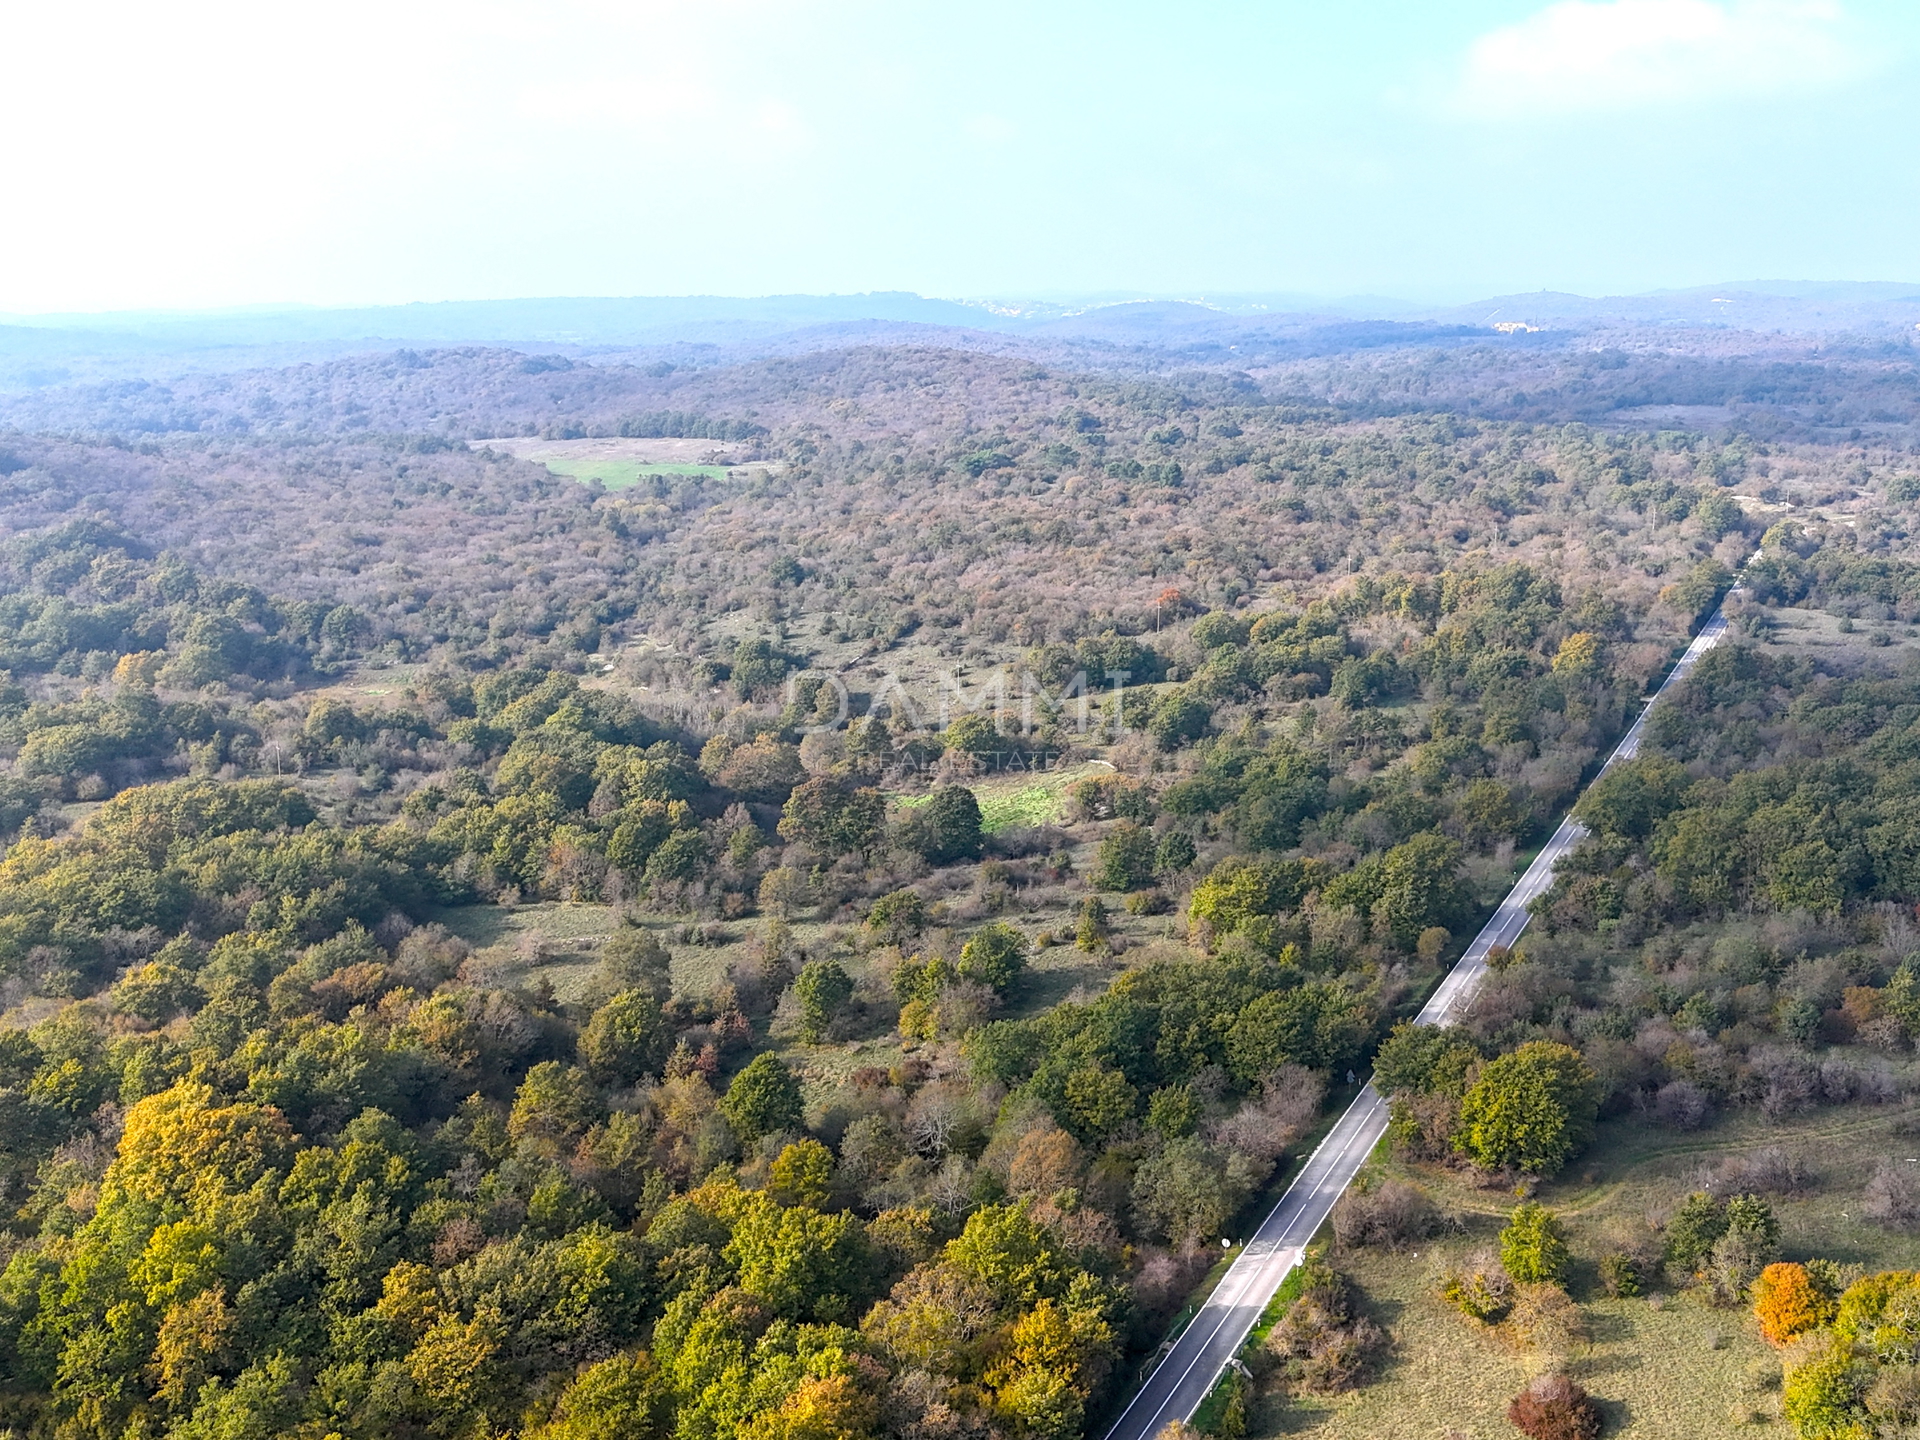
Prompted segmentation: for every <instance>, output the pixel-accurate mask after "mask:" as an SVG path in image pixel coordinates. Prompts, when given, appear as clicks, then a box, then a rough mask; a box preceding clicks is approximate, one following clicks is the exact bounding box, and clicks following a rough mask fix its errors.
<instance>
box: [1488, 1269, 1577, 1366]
mask: <svg viewBox="0 0 1920 1440" xmlns="http://www.w3.org/2000/svg"><path fill="white" fill-rule="evenodd" d="M1502 1329H1503V1330H1504V1331H1505V1333H1506V1337H1507V1339H1508V1340H1509V1341H1511V1342H1512V1343H1514V1344H1516V1345H1519V1346H1522V1347H1524V1348H1526V1349H1529V1350H1545V1351H1547V1352H1549V1353H1550V1354H1554V1355H1564V1354H1566V1353H1567V1352H1568V1351H1569V1350H1571V1349H1573V1347H1574V1346H1576V1345H1584V1344H1585V1343H1586V1342H1587V1339H1588V1333H1587V1320H1586V1316H1584V1315H1582V1314H1581V1313H1580V1307H1579V1306H1578V1305H1576V1304H1574V1303H1573V1300H1572V1298H1571V1297H1569V1296H1568V1294H1567V1292H1566V1291H1564V1290H1562V1289H1561V1288H1560V1287H1559V1286H1558V1285H1549V1284H1546V1283H1544V1282H1534V1283H1531V1284H1525V1285H1518V1286H1516V1287H1514V1292H1513V1309H1512V1310H1511V1311H1510V1312H1509V1313H1508V1315H1507V1320H1506V1324H1505V1325H1504V1326H1503V1327H1502Z"/></svg>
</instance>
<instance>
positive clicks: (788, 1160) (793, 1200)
mask: <svg viewBox="0 0 1920 1440" xmlns="http://www.w3.org/2000/svg"><path fill="white" fill-rule="evenodd" d="M767 1190H768V1192H769V1193H770V1194H771V1195H772V1196H773V1198H774V1199H776V1200H778V1201H779V1202H780V1203H781V1204H782V1205H811V1206H813V1207H814V1208H815V1209H816V1210H817V1209H819V1208H820V1207H821V1206H823V1205H825V1204H826V1203H827V1197H828V1196H829V1195H831V1194H832V1193H833V1152H832V1151H831V1150H829V1149H828V1148H827V1147H826V1146H824V1145H822V1144H821V1143H820V1142H819V1141H818V1140H796V1141H794V1142H793V1144H791V1145H789V1146H787V1147H786V1148H785V1149H784V1150H782V1151H781V1152H780V1153H779V1154H778V1155H776V1156H775V1157H774V1160H773V1165H772V1167H771V1168H770V1169H769V1170H768V1172H767Z"/></svg>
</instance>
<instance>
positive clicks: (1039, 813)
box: [894, 760, 1112, 835]
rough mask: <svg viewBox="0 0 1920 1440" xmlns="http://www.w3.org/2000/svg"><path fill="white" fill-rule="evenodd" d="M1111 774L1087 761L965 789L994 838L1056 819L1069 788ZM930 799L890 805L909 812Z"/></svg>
mask: <svg viewBox="0 0 1920 1440" xmlns="http://www.w3.org/2000/svg"><path fill="white" fill-rule="evenodd" d="M1111 770H1112V767H1111V766H1109V765H1108V764H1106V762H1104V761H1100V760H1091V761H1088V762H1087V763H1086V764H1084V765H1070V766H1068V767H1067V768H1066V769H1064V770H1045V771H1041V772H1039V774H1038V775H1037V776H1036V775H1035V774H1034V773H1033V772H1031V771H1025V772H1015V773H1012V774H1005V775H990V776H988V777H987V778H986V779H984V780H969V781H967V788H968V789H969V790H971V791H973V798H974V799H975V800H977V801H979V802H980V828H981V829H983V830H985V831H986V832H987V834H989V835H997V834H998V833H999V832H1000V831H1002V830H1018V829H1024V828H1026V827H1029V826H1033V825H1046V824H1049V823H1051V822H1052V821H1055V820H1057V819H1059V818H1060V810H1061V807H1062V806H1063V805H1064V804H1065V803H1066V795H1067V790H1068V788H1069V787H1071V786H1073V785H1075V784H1077V783H1078V782H1080V781H1082V780H1085V779H1086V778H1087V777H1088V776H1090V775H1105V774H1108V773H1110V772H1111ZM931 798H932V796H930V795H908V796H904V797H902V798H900V799H898V800H896V801H895V802H894V803H895V804H897V805H898V806H899V807H900V808H901V809H902V810H911V809H913V808H914V807H915V806H916V805H924V804H926V803H927V801H928V800H930V799H931Z"/></svg>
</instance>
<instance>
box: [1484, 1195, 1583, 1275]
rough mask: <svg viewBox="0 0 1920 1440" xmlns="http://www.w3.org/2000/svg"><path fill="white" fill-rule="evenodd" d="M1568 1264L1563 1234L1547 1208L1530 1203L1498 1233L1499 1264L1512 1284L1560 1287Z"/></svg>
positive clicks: (1569, 1257) (1570, 1259)
mask: <svg viewBox="0 0 1920 1440" xmlns="http://www.w3.org/2000/svg"><path fill="white" fill-rule="evenodd" d="M1571 1261H1572V1257H1571V1256H1570V1255H1569V1254H1568V1253H1567V1236H1566V1232H1565V1230H1563V1229H1562V1228H1561V1225H1560V1222H1559V1220H1558V1219H1556V1218H1555V1217H1554V1213H1553V1212H1552V1211H1551V1210H1549V1209H1547V1207H1546V1206H1544V1205H1538V1204H1535V1203H1534V1202H1533V1201H1531V1200H1530V1201H1528V1202H1527V1203H1526V1204H1524V1205H1521V1206H1520V1207H1519V1208H1518V1209H1516V1210H1515V1211H1514V1212H1513V1214H1512V1215H1511V1216H1510V1217H1508V1220H1507V1225H1506V1228H1505V1229H1504V1230H1502V1231H1501V1232H1500V1263H1501V1264H1502V1265H1504V1266H1506V1269H1507V1274H1509V1275H1511V1276H1512V1277H1513V1278H1514V1279H1515V1280H1518V1281H1519V1282H1520V1283H1521V1284H1523V1285H1524V1284H1527V1283H1529V1282H1534V1281H1545V1282H1546V1283H1547V1284H1549V1285H1559V1284H1562V1283H1564V1282H1565V1280H1566V1278H1567V1267H1568V1265H1569V1264H1570V1263H1571Z"/></svg>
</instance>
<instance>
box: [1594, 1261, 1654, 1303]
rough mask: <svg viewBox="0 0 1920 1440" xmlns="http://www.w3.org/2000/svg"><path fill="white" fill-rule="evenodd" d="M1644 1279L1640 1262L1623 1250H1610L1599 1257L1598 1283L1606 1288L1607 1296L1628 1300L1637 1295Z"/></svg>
mask: <svg viewBox="0 0 1920 1440" xmlns="http://www.w3.org/2000/svg"><path fill="white" fill-rule="evenodd" d="M1645 1280H1646V1277H1645V1276H1644V1275H1642V1274H1641V1273H1640V1262H1639V1260H1637V1259H1636V1258H1635V1257H1634V1256H1632V1255H1629V1254H1628V1253H1627V1252H1626V1251H1624V1250H1610V1251H1608V1252H1607V1253H1606V1254H1605V1255H1602V1256H1601V1257H1600V1283H1601V1284H1602V1285H1604V1286H1605V1287H1606V1290H1607V1294H1609V1295H1611V1296H1613V1297H1614V1298H1615V1299H1630V1298H1632V1297H1633V1296H1635V1295H1638V1294H1639V1293H1640V1291H1641V1289H1642V1287H1643V1285H1644V1283H1645Z"/></svg>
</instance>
